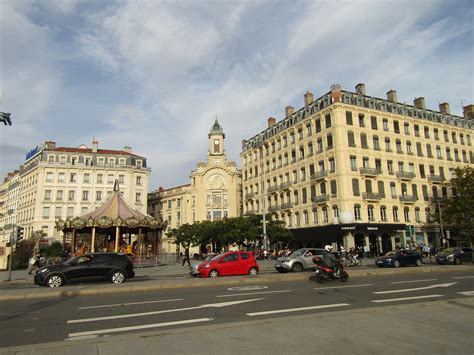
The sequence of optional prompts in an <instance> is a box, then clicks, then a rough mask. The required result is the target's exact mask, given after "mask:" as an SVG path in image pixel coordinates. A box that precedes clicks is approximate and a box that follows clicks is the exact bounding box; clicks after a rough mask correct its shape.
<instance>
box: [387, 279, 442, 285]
mask: <svg viewBox="0 0 474 355" xmlns="http://www.w3.org/2000/svg"><path fill="white" fill-rule="evenodd" d="M428 281H438V279H425V280H410V281H394V282H392V283H393V284H408V283H412V282H428Z"/></svg>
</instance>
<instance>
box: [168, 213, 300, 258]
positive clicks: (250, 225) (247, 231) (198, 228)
mask: <svg viewBox="0 0 474 355" xmlns="http://www.w3.org/2000/svg"><path fill="white" fill-rule="evenodd" d="M266 222H267V223H266V226H267V236H268V238H269V240H270V242H271V243H277V242H283V243H288V242H289V241H290V240H291V238H292V237H293V235H292V234H291V232H290V231H289V230H288V229H286V228H285V223H284V222H282V221H278V220H273V219H272V218H271V216H270V215H269V216H268V219H267V221H266ZM262 235H263V228H262V216H261V215H246V216H243V217H233V218H226V219H224V220H219V221H213V222H211V221H203V222H196V223H194V224H183V225H182V226H180V227H178V228H174V229H172V230H170V231H169V232H168V236H169V237H170V238H174V239H175V243H176V244H178V245H181V246H183V247H185V248H186V247H190V246H194V247H196V246H200V245H211V246H212V251H213V252H217V251H221V250H222V249H224V250H227V248H228V246H229V245H238V246H239V248H247V249H249V248H250V247H251V246H260V245H262V242H263V237H262Z"/></svg>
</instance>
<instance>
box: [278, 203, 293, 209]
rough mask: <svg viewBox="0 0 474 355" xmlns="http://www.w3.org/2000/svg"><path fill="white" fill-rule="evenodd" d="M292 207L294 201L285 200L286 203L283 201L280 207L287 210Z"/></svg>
mask: <svg viewBox="0 0 474 355" xmlns="http://www.w3.org/2000/svg"><path fill="white" fill-rule="evenodd" d="M291 207H293V203H292V202H285V203H282V204H281V205H280V208H281V209H282V210H287V209H290V208H291Z"/></svg>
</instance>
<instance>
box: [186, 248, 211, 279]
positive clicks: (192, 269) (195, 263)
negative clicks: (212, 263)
mask: <svg viewBox="0 0 474 355" xmlns="http://www.w3.org/2000/svg"><path fill="white" fill-rule="evenodd" d="M215 256H216V254H212V253H210V254H207V255H206V257H205V258H204V260H196V261H193V262H191V267H190V268H189V274H190V275H191V276H196V277H197V276H199V271H198V267H199V265H201V264H202V263H205V262H207V261H209V260H211V259H212V258H213V257H215Z"/></svg>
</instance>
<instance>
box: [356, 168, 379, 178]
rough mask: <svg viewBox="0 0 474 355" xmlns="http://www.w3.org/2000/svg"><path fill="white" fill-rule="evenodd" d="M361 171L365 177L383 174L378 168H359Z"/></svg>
mask: <svg viewBox="0 0 474 355" xmlns="http://www.w3.org/2000/svg"><path fill="white" fill-rule="evenodd" d="M359 171H360V173H361V174H362V175H365V176H377V175H379V174H381V173H382V171H381V170H380V169H377V168H359Z"/></svg>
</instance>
